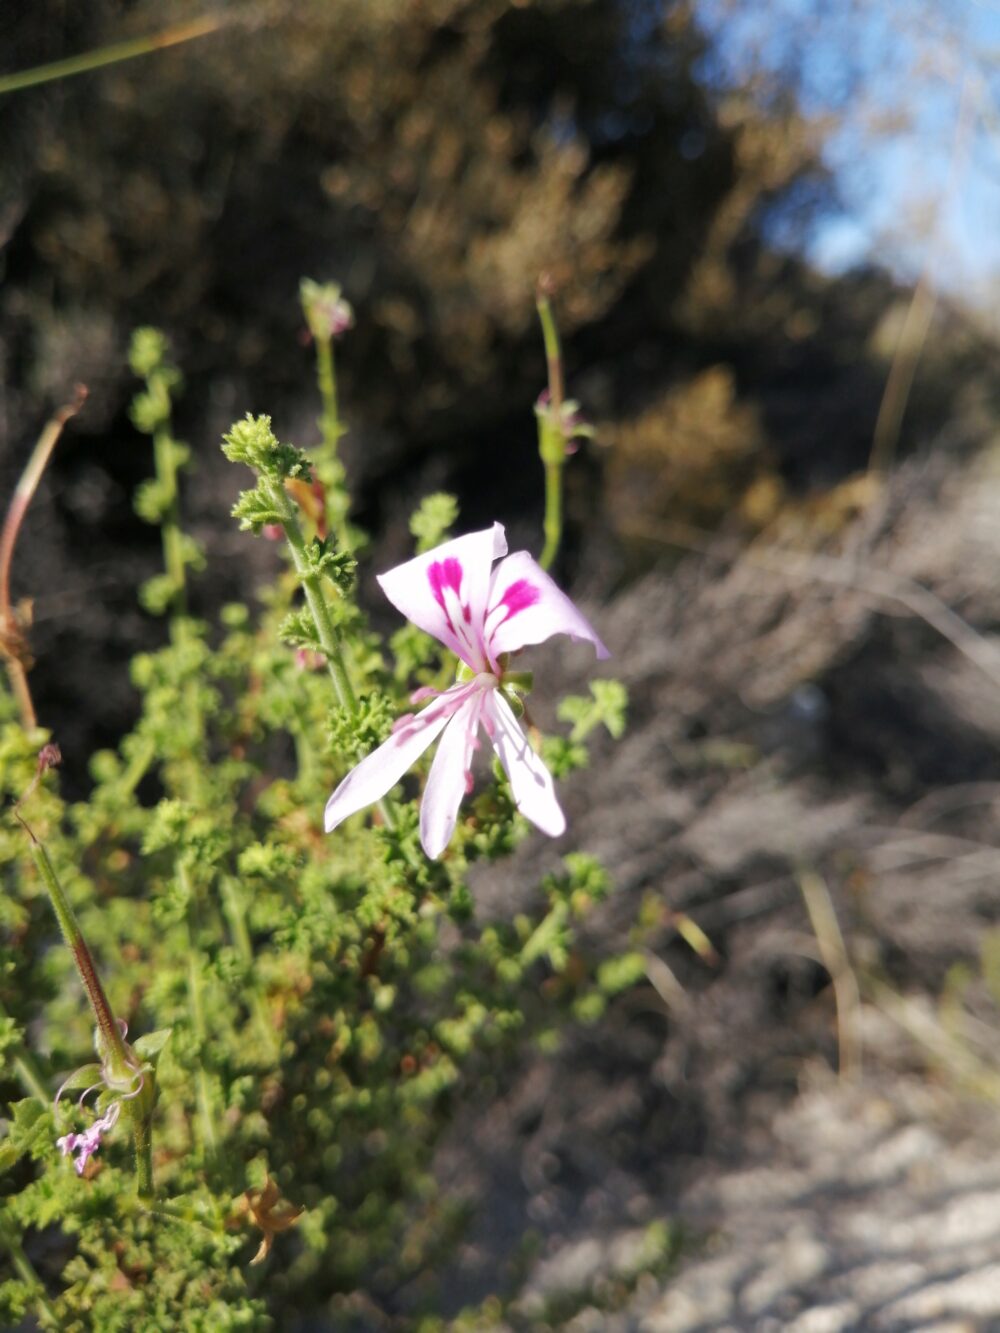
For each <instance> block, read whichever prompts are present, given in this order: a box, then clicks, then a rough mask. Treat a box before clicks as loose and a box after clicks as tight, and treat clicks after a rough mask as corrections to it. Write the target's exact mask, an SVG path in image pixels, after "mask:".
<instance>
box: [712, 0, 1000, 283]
mask: <svg viewBox="0 0 1000 1333" xmlns="http://www.w3.org/2000/svg"><path fill="white" fill-rule="evenodd" d="M698 12H699V15H700V16H701V19H702V22H703V23H704V24H705V26H706V27H707V29H708V30H709V31H710V32H712V33H713V34H714V35H715V37H716V39H717V48H716V49H717V53H718V54H717V56H716V57H715V59H714V60H713V68H712V69H711V71H710V78H711V80H712V81H713V82H715V81H716V80H719V79H722V80H725V81H728V80H730V79H731V80H732V81H733V82H734V83H739V82H741V81H742V80H743V78H745V77H746V75H747V73H748V72H754V73H755V74H756V75H757V76H758V79H759V80H760V83H761V89H762V95H763V96H765V97H766V96H767V95H768V91H769V89H773V88H777V87H780V86H787V84H788V82H789V81H791V82H792V83H793V84H794V85H795V86H796V90H797V93H798V97H799V104H800V106H801V107H802V108H803V109H804V110H805V111H806V113H807V114H808V115H809V116H810V117H814V118H815V119H816V120H817V123H818V124H822V122H823V121H824V118H826V117H830V120H831V124H830V127H829V128H828V129H827V130H826V131H825V133H824V143H825V147H824V158H825V160H826V162H827V164H828V166H829V167H830V169H831V170H832V172H833V174H834V178H835V180H836V182H837V186H838V188H839V192H840V195H841V198H842V200H843V204H844V213H843V215H842V216H840V217H837V218H827V219H825V220H824V221H823V222H822V223H821V224H820V225H819V226H818V228H817V229H816V231H815V233H814V234H813V235H812V236H811V238H810V240H809V252H810V254H811V257H812V258H813V259H814V260H815V261H816V262H818V263H820V264H821V265H822V266H823V267H826V268H828V269H830V270H833V271H837V270H841V269H843V268H846V267H849V266H850V265H851V264H854V263H857V262H859V261H862V260H864V259H867V258H874V259H877V260H879V261H881V262H883V263H885V264H887V265H889V266H890V267H891V268H893V269H894V270H896V271H897V272H898V273H900V274H901V275H903V276H913V275H915V274H916V273H918V272H919V271H920V270H921V269H922V267H923V266H924V264H925V263H928V264H929V265H930V268H931V272H932V276H933V278H934V280H935V282H936V284H937V285H939V286H940V287H941V288H942V289H944V290H947V291H949V292H951V293H952V294H954V295H958V296H961V297H963V298H965V299H967V300H969V301H972V302H973V303H977V304H985V302H986V294H987V289H988V287H992V286H993V285H994V284H995V282H996V280H997V279H998V278H1000V0H699V3H698ZM817 15H818V16H819V17H817ZM991 83H992V86H991ZM963 99H964V101H963ZM963 105H964V110H963V109H962V108H963ZM960 122H961V123H962V124H963V125H964V129H963V130H959V128H958V127H959V124H960ZM992 304H993V302H992V300H991V301H990V305H991V306H992Z"/></svg>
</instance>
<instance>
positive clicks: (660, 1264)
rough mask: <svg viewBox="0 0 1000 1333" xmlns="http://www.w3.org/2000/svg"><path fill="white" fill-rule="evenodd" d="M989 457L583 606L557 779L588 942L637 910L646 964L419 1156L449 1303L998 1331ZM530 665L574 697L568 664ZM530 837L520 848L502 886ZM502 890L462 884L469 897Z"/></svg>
mask: <svg viewBox="0 0 1000 1333" xmlns="http://www.w3.org/2000/svg"><path fill="white" fill-rule="evenodd" d="M982 445H983V448H982V451H981V452H980V453H979V454H978V455H977V456H976V458H975V459H974V460H973V461H971V462H970V463H969V464H968V465H967V466H965V467H963V468H961V469H956V468H955V467H954V466H950V465H949V460H948V459H947V457H946V456H945V455H942V454H938V455H936V456H935V459H933V460H931V461H927V460H923V461H919V460H914V461H912V462H911V463H909V464H907V465H906V466H905V467H904V468H902V469H901V470H900V472H899V474H898V475H897V477H896V478H895V480H894V481H893V482H892V483H891V485H889V486H888V487H887V488H884V489H881V490H874V491H872V492H871V493H870V494H868V496H867V498H866V499H865V502H864V504H863V505H861V506H859V510H858V513H857V516H856V517H854V518H853V519H852V520H850V521H849V522H848V523H847V524H846V526H844V527H843V528H842V530H841V531H840V533H839V535H837V536H835V537H833V538H829V537H827V538H824V539H823V540H822V541H814V542H813V543H812V544H811V545H810V542H809V538H808V529H807V528H805V527H803V526H802V525H796V524H795V523H794V522H790V523H789V525H788V530H787V532H786V533H785V534H784V535H779V536H778V538H777V540H774V539H772V540H771V541H770V542H769V543H767V544H757V545H755V546H752V547H750V548H749V549H747V550H744V551H743V552H742V553H740V554H738V555H737V554H735V553H734V552H732V551H730V550H729V549H728V548H727V546H726V544H725V542H724V541H722V540H720V539H717V540H714V541H712V542H709V543H707V544H706V545H705V546H704V549H702V550H701V551H698V552H695V553H692V552H690V551H688V552H687V553H686V554H683V555H681V556H680V558H679V560H677V562H676V563H674V564H673V565H672V567H670V568H663V569H661V570H659V571H658V572H655V573H653V574H651V575H650V576H649V577H648V578H647V579H646V580H645V581H644V582H642V583H640V584H639V585H638V586H635V587H633V588H632V589H631V590H630V591H628V592H626V593H625V594H623V595H622V596H621V597H620V598H618V599H617V601H615V602H614V603H613V604H612V605H611V606H610V607H605V608H604V609H603V610H602V611H600V612H596V613H595V614H597V616H598V618H599V620H600V623H601V625H602V630H603V631H605V632H606V637H607V639H608V642H609V643H610V645H611V646H612V649H613V651H615V661H614V668H615V670H616V672H617V673H618V674H620V675H621V676H622V677H623V678H624V679H625V680H626V681H627V683H628V685H629V688H630V691H631V695H632V700H633V708H632V725H631V727H630V730H629V733H628V735H627V737H626V738H625V739H624V740H623V741H622V742H620V743H619V744H617V745H612V744H610V743H609V744H608V745H607V746H606V747H604V748H603V749H602V750H601V752H600V753H599V754H598V755H597V757H596V760H595V762H594V765H593V767H592V768H591V770H590V771H589V772H588V773H587V774H584V775H580V777H579V778H578V780H577V781H576V782H575V783H574V784H573V785H572V786H571V789H570V790H569V791H568V793H567V795H568V806H569V809H570V814H571V824H572V827H573V841H574V845H575V846H576V845H582V846H583V847H585V848H586V849H587V850H590V851H593V852H595V853H596V854H597V855H599V856H601V857H602V858H603V859H604V861H605V862H606V863H607V864H608V865H609V866H612V867H613V868H614V871H615V878H616V882H617V885H618V891H617V894H616V895H615V898H614V899H613V901H612V902H611V904H610V905H609V906H608V907H607V909H606V910H605V911H604V915H603V917H602V920H601V922H600V923H599V925H598V926H597V927H596V928H595V931H594V935H593V938H592V939H591V941H590V946H591V947H592V948H594V949H596V950H598V951H600V950H601V949H603V948H607V947H609V946H610V944H611V943H612V942H613V943H615V944H618V945H621V944H623V942H624V940H625V939H626V937H627V934H628V930H629V927H630V923H631V922H632V921H633V920H634V918H635V913H636V907H637V904H638V902H639V901H640V900H641V899H642V898H643V897H644V896H645V897H646V898H647V900H648V899H649V896H650V895H652V896H653V897H654V898H655V899H656V900H657V901H658V902H659V903H661V904H662V909H663V910H662V922H663V924H662V926H661V927H660V928H659V929H658V930H657V929H654V930H653V931H652V932H651V934H649V935H648V936H647V937H646V940H645V942H644V947H645V948H646V950H647V979H648V985H647V986H645V987H640V988H639V989H638V990H636V991H633V992H631V993H630V994H628V995H627V996H625V997H622V999H621V1000H620V1001H619V1002H618V1003H617V1004H616V1005H614V1006H613V1007H612V1009H611V1010H610V1011H609V1013H608V1015H606V1017H605V1018H604V1019H603V1020H602V1021H601V1023H599V1024H598V1025H597V1026H596V1027H594V1028H591V1029H587V1030H585V1031H583V1032H580V1033H578V1034H577V1035H576V1036H575V1037H574V1038H573V1039H572V1040H571V1041H570V1042H569V1043H568V1044H567V1046H566V1047H565V1048H564V1050H563V1051H562V1053H561V1054H560V1056H559V1057H558V1059H557V1060H555V1061H542V1060H540V1061H539V1062H538V1063H537V1065H535V1066H533V1067H532V1068H530V1069H527V1070H525V1071H524V1072H523V1073H522V1075H521V1076H520V1078H518V1079H516V1080H515V1081H513V1082H512V1084H511V1086H510V1088H509V1090H508V1091H507V1093H506V1094H505V1095H504V1096H503V1097H502V1098H501V1099H500V1101H499V1103H497V1104H493V1105H491V1106H484V1107H481V1108H479V1110H478V1112H475V1113H471V1114H470V1115H469V1116H467V1117H466V1118H465V1120H464V1121H463V1122H462V1123H460V1124H459V1125H458V1126H457V1127H456V1131H455V1133H454V1134H453V1135H452V1136H451V1138H450V1139H449V1142H448V1143H447V1144H446V1145H445V1146H444V1148H443V1149H442V1153H441V1159H440V1170H441V1175H442V1179H443V1180H444V1181H445V1182H446V1183H447V1185H448V1187H449V1188H450V1189H451V1190H453V1191H454V1192H455V1193H456V1194H457V1195H459V1196H461V1197H464V1198H468V1199H470V1200H472V1201H473V1203H474V1204H475V1207H476V1211H475V1214H474V1217H475V1221H474V1223H473V1225H472V1227H471V1229H470V1231H469V1233H468V1237H467V1241H466V1244H465V1247H464V1250H463V1252H462V1254H461V1255H460V1257H459V1262H458V1264H457V1266H456V1269H455V1272H454V1274H453V1275H452V1277H451V1278H450V1279H449V1283H448V1291H449V1296H450V1299H451V1300H452V1301H453V1302H454V1304H455V1306H456V1307H458V1306H461V1305H462V1304H464V1303H466V1302H469V1301H473V1300H479V1299H482V1298H483V1296H484V1295H485V1294H486V1292H487V1291H493V1290H496V1289H497V1285H498V1279H499V1283H500V1285H503V1282H505V1281H506V1282H507V1284H508V1290H511V1291H513V1290H519V1295H518V1296H517V1298H516V1299H515V1300H514V1301H513V1303H512V1304H511V1306H510V1307H509V1310H508V1311H507V1313H506V1315H505V1318H506V1320H507V1323H508V1326H509V1327H510V1328H512V1329H515V1330H521V1329H543V1328H546V1327H560V1328H566V1329H569V1330H572V1331H573V1333H596V1331H597V1330H607V1331H608V1333H708V1331H709V1330H730V1329H732V1330H760V1331H761V1333H765V1331H767V1330H775V1331H777V1330H789V1329H792V1330H796V1333H826V1331H827V1330H830V1331H831V1333H833V1331H839V1330H853V1329H878V1330H882V1329H885V1330H898V1331H900V1333H901V1331H902V1330H916V1329H921V1330H926V1329H934V1330H939V1331H940V1333H944V1330H949V1331H950V1333H958V1330H963V1331H965V1330H987V1329H992V1328H998V1329H1000V1118H998V1116H997V1114H996V1106H997V1098H998V1096H1000V1072H998V1066H997V1061H996V1050H997V1047H998V1036H1000V984H998V969H997V967H996V965H995V963H994V962H993V961H992V960H993V959H995V958H996V957H997V953H998V949H997V939H998V936H997V934H996V931H995V923H996V920H997V917H998V915H1000V897H998V891H997V870H998V867H1000V838H998V833H997V819H996V815H997V812H998V803H1000V783H998V782H997V780H996V776H995V774H996V741H997V736H998V729H1000V640H998V638H997V635H996V628H997V624H998V615H997V602H996V591H995V590H996V588H997V587H998V586H1000V522H998V521H997V520H998V518H1000V455H998V453H997V452H996V449H995V447H994V446H993V445H992V444H991V442H990V440H989V432H988V430H985V429H984V434H983V436H982ZM687 544H688V545H689V546H691V545H694V544H695V543H694V541H693V540H692V539H691V534H688V541H687ZM956 611H960V612H961V616H962V619H961V620H959V619H958V617H957V615H955V614H953V613H954V612H956ZM548 665H549V667H550V668H551V672H552V673H554V674H555V676H556V677H557V678H561V679H562V680H563V681H565V683H566V685H567V688H579V680H578V679H577V678H575V677H574V676H573V674H572V673H573V672H574V671H575V670H576V671H580V672H583V671H585V670H586V663H585V662H583V660H582V654H581V658H580V660H579V661H577V660H570V658H569V655H568V654H562V655H558V654H553V655H552V657H551V659H550V661H549V664H548ZM536 667H538V670H537V672H536V676H537V678H538V679H539V681H542V680H545V681H548V682H551V681H552V679H553V675H552V674H549V673H548V672H546V670H545V667H544V665H542V664H541V663H540V662H538V661H536ZM553 855H554V853H553V850H552V848H551V847H550V846H548V845H544V846H543V845H541V842H540V841H532V843H531V844H530V846H529V847H527V848H526V849H525V852H524V856H523V858H522V859H523V862H524V864H523V867H522V868H523V871H524V873H523V875H522V874H519V875H518V876H517V877H516V878H517V880H518V881H519V882H524V883H531V882H536V876H537V874H538V872H540V871H541V870H542V869H543V868H544V867H545V866H546V865H547V863H548V862H549V861H550V860H551V858H552V857H553ZM510 882H511V880H510V873H509V868H508V869H507V870H506V871H505V872H504V875H503V879H502V881H501V879H500V878H499V877H497V878H494V877H493V875H492V872H491V873H490V874H484V875H483V877H482V879H481V881H480V883H479V884H478V886H477V891H478V894H479V899H480V902H481V903H482V905H483V910H486V911H488V910H489V909H490V906H491V904H495V903H497V902H498V901H499V900H500V896H501V895H503V896H507V897H509V895H510V893H511V888H510ZM676 912H683V913H686V914H688V915H689V916H690V917H691V919H693V920H695V921H696V922H697V924H698V925H699V926H700V927H701V928H702V929H703V930H704V931H705V933H706V934H707V936H708V938H709V939H710V940H711V942H712V945H713V947H714V949H715V950H716V952H717V955H718V957H717V958H715V959H712V958H707V959H706V958H703V957H698V956H697V955H696V954H695V953H693V952H692V950H691V949H690V948H689V947H688V946H687V945H686V944H684V943H683V941H682V940H680V939H679V936H678V932H677V930H676V918H675V917H673V916H672V915H671V914H672V913H676ZM633 942H634V937H633ZM963 962H964V963H966V964H969V965H970V966H969V968H968V971H967V972H957V971H956V970H955V968H956V965H957V964H961V963H963ZM831 976H832V977H833V978H834V981H835V983H836V984H835V985H831V984H830V982H831ZM838 1061H839V1062H841V1063H842V1064H843V1065H844V1071H843V1076H841V1077H838V1075H837V1074H836V1073H835V1070H836V1069H837V1065H838ZM658 1224H659V1227H658ZM526 1231H529V1232H531V1233H532V1234H533V1237H534V1249H532V1250H530V1251H529V1252H528V1253H527V1257H526V1253H525V1250H524V1246H523V1236H524V1234H525V1232H526ZM668 1234H669V1237H670V1239H669V1240H665V1239H664V1238H665V1237H666V1236H667V1235H668ZM525 1275H526V1276H525ZM522 1277H523V1281H522Z"/></svg>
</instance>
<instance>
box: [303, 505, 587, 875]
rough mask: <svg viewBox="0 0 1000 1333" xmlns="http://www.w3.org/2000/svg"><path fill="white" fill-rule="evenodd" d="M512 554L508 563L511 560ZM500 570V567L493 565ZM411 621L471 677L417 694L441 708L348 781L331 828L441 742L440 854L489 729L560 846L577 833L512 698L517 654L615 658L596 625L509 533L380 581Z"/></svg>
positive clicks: (410, 725) (436, 823)
mask: <svg viewBox="0 0 1000 1333" xmlns="http://www.w3.org/2000/svg"><path fill="white" fill-rule="evenodd" d="M501 556H505V557H506V559H500V557H501ZM495 560H499V564H497V565H495V566H494V563H493V562H494V561H495ZM379 583H380V584H381V586H382V591H383V592H384V593H385V595H386V596H387V597H388V598H389V601H390V602H392V604H393V605H394V606H395V607H396V608H397V609H398V610H399V611H402V613H403V615H404V616H406V617H407V619H408V620H411V621H412V622H413V623H414V624H415V625H417V626H418V627H419V628H420V629H422V630H425V631H426V632H427V633H428V634H433V636H434V637H435V638H436V639H439V640H440V641H441V643H443V644H444V645H445V647H447V648H450V649H451V651H452V652H454V653H455V654H457V656H458V657H459V658H460V660H461V662H462V663H463V664H464V667H465V668H466V670H465V671H464V672H461V674H460V679H459V681H458V682H457V683H456V684H455V685H452V686H451V688H450V689H447V690H445V691H444V692H443V693H441V694H436V693H435V692H434V691H429V690H418V691H417V692H416V694H414V695H413V696H412V701H413V702H414V703H418V702H421V701H422V700H423V699H425V698H427V697H433V702H431V703H429V704H428V706H427V707H426V708H425V709H423V710H422V711H421V712H420V713H417V714H412V713H410V714H407V715H406V716H405V717H401V718H400V719H399V721H398V722H397V723H396V726H395V728H394V730H393V734H392V735H391V736H390V737H389V739H388V740H387V741H386V742H385V743H384V744H383V745H380V746H379V748H378V749H377V750H374V751H373V752H372V753H371V754H370V755H368V756H367V758H365V759H362V761H361V763H360V764H358V766H357V767H356V768H354V769H352V770H351V772H350V773H348V775H347V777H346V778H344V780H343V782H342V783H341V784H340V786H339V787H338V788H337V790H336V791H335V792H334V793H333V795H332V796H331V797H330V799H329V801H327V804H326V821H325V822H326V831H327V832H328V833H330V832H332V830H333V829H335V828H336V827H337V825H338V824H340V823H341V822H342V821H343V820H345V819H346V818H347V817H348V815H353V814H356V813H357V811H359V810H363V809H364V808H365V806H367V805H371V804H372V803H373V802H374V801H377V800H379V798H380V797H382V796H384V795H385V794H386V792H387V791H389V789H390V788H391V787H393V786H395V784H396V783H397V782H398V781H399V779H400V778H401V777H402V776H403V774H404V773H405V772H406V770H407V769H408V768H410V766H411V765H412V764H414V763H415V762H416V760H417V759H419V757H420V756H421V755H422V754H423V753H424V751H425V750H426V749H427V748H428V747H429V746H430V745H431V744H432V742H433V741H434V740H436V739H437V737H438V736H440V738H441V741H440V744H439V745H438V749H437V754H436V755H435V756H434V760H433V762H432V764H431V770H430V774H429V776H428V778H427V786H426V789H425V791H424V797H423V801H422V803H421V807H420V841H421V842H422V843H423V846H424V851H425V852H426V853H427V855H428V856H430V857H437V856H440V855H441V853H442V852H443V851H444V849H445V847H446V846H447V845H448V842H449V841H450V839H451V835H452V833H453V832H454V831H455V822H456V820H457V818H458V807H459V805H460V804H461V801H462V797H463V796H465V795H466V793H468V792H469V791H471V790H472V757H473V754H474V753H475V751H476V750H477V749H478V748H479V728H480V727H482V729H483V730H484V731H485V732H486V735H487V737H488V738H489V740H490V742H491V744H492V746H493V748H494V750H495V751H496V752H497V755H498V756H499V758H500V762H501V764H502V765H503V767H504V770H505V771H506V773H507V777H508V778H509V780H510V787H511V791H512V793H513V796H514V804H515V805H516V806H517V808H518V809H519V810H520V811H521V813H522V814H523V815H524V816H525V817H526V818H527V819H530V820H531V822H532V823H533V824H535V825H536V826H537V827H538V828H540V829H541V830H542V832H543V833H548V834H550V835H551V836H552V837H556V836H558V835H559V834H560V833H562V831H563V830H564V828H565V827H566V819H565V816H564V815H563V812H562V810H561V809H560V807H559V802H558V801H557V800H556V795H555V791H554V789H553V785H552V775H551V774H550V773H549V771H548V769H547V768H546V767H545V765H544V764H543V763H542V761H541V759H540V758H539V757H538V755H537V754H535V752H534V750H532V748H531V746H530V745H529V743H528V739H527V737H526V736H525V734H524V732H523V731H522V730H521V727H520V725H519V723H518V721H517V718H516V717H515V715H514V711H513V709H512V708H511V705H510V703H509V702H508V699H507V697H506V696H505V693H504V674H505V672H506V670H507V660H508V654H510V653H513V652H517V650H518V649H520V648H525V647H527V646H529V645H530V644H533V643H543V642H544V641H545V640H546V639H548V638H551V636H552V635H553V634H568V635H569V636H570V638H572V639H584V640H586V641H587V642H588V643H592V644H593V645H594V648H595V649H596V651H597V656H598V657H599V658H604V657H607V656H608V655H609V654H608V650H607V649H606V648H605V646H604V644H603V643H601V641H600V639H599V638H598V637H597V634H596V633H595V632H594V630H593V628H592V627H591V625H590V624H589V623H588V621H587V620H586V619H585V618H584V617H583V616H582V615H581V614H580V612H579V611H578V610H577V609H576V607H575V606H574V605H573V603H572V602H571V601H570V600H569V598H568V597H567V596H566V595H565V593H563V592H560V590H559V589H558V588H557V587H556V585H555V583H553V581H552V579H550V578H549V576H548V574H546V573H545V572H544V570H543V569H542V568H541V566H540V565H538V564H537V563H536V562H535V561H534V560H533V559H532V557H531V556H530V555H529V554H528V553H527V551H515V552H514V554H513V555H507V539H506V537H505V535H504V530H503V527H502V526H501V524H499V523H494V525H493V527H492V528H487V529H486V530H485V531H483V532H470V533H469V534H468V535H467V536H465V537H456V538H455V539H454V540H453V541H448V542H445V543H444V544H443V545H442V546H438V547H436V548H435V549H434V550H433V551H428V552H427V553H426V554H425V555H418V556H417V557H416V558H415V559H414V560H409V561H407V562H406V564H404V565H399V566H397V568H396V569H390V570H389V572H388V573H386V574H382V575H381V576H380V577H379Z"/></svg>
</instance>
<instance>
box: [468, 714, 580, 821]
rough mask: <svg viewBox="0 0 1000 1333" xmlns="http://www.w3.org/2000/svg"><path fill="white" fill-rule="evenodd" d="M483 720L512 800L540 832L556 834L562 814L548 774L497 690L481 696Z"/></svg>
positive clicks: (563, 817)
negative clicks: (507, 779) (505, 775)
mask: <svg viewBox="0 0 1000 1333" xmlns="http://www.w3.org/2000/svg"><path fill="white" fill-rule="evenodd" d="M483 722H484V724H485V726H486V730H487V733H488V734H489V738H490V740H491V741H492V742H493V748H494V749H495V750H496V752H497V754H498V755H499V756H500V762H501V764H503V766H504V770H505V771H506V774H507V776H508V778H510V789H511V791H512V792H513V794H514V804H515V805H516V806H517V808H518V810H520V812H521V814H522V815H524V817H525V818H526V819H530V820H531V822H532V823H533V824H534V825H535V826H536V827H537V828H540V829H541V830H542V832H543V833H547V834H548V835H549V836H550V837H552V838H557V837H558V836H559V834H560V833H562V832H563V830H564V829H565V828H566V816H565V815H564V814H563V812H562V809H561V807H560V805H559V802H558V801H557V800H556V794H555V789H554V788H553V785H552V774H551V773H550V772H549V770H548V769H547V768H546V767H545V765H544V764H543V763H542V761H541V759H540V758H539V757H538V755H537V754H535V752H534V750H533V749H532V748H531V746H530V745H529V744H528V738H527V736H525V734H524V732H523V731H522V730H521V728H520V726H518V722H517V718H516V717H515V716H514V714H513V713H512V712H511V709H510V705H509V704H508V703H507V701H506V699H504V698H503V696H502V695H501V694H500V693H499V691H497V690H493V691H492V692H491V693H490V694H488V695H487V696H486V697H485V699H484V702H483Z"/></svg>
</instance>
